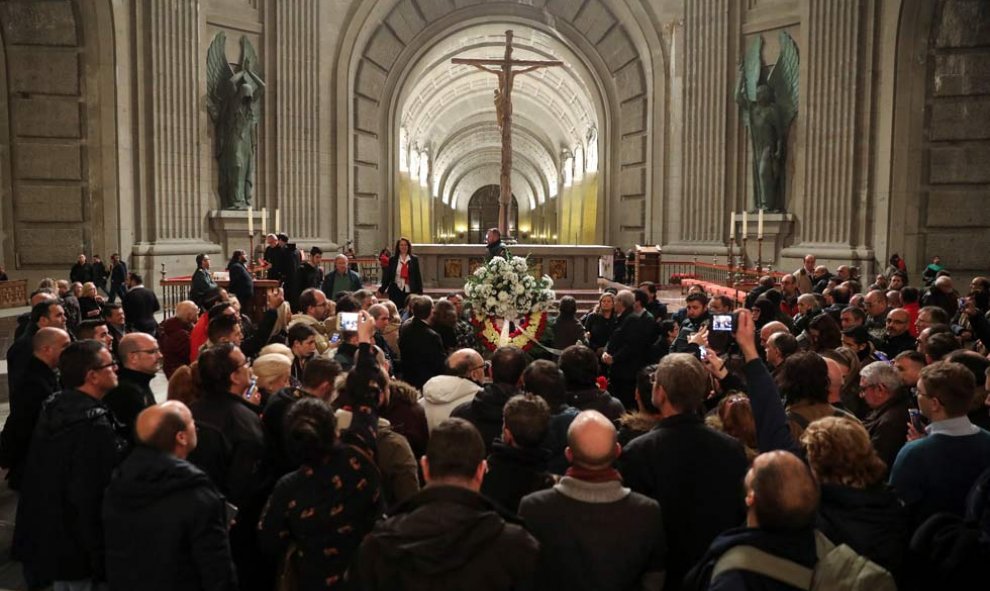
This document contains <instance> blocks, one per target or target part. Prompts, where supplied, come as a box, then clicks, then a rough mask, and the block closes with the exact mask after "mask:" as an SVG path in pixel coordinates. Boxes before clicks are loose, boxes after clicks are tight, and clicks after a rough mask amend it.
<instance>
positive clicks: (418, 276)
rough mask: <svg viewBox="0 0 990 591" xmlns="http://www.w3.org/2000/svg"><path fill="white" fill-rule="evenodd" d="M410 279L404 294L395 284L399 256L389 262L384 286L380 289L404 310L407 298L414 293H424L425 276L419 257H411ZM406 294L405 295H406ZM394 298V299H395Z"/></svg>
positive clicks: (383, 277)
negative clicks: (421, 269)
mask: <svg viewBox="0 0 990 591" xmlns="http://www.w3.org/2000/svg"><path fill="white" fill-rule="evenodd" d="M408 265H409V279H408V281H406V291H405V292H403V291H401V290H400V289H399V287H398V286H397V285H396V284H395V280H396V279H397V278H398V272H399V255H398V254H396V255H394V256H392V257H391V258H390V259H389V261H388V267H387V268H386V269H385V274H384V275H383V276H382V285H381V287H380V288H379V289H380V290H381V292H382V293H386V294H388V298H389V299H390V300H392V301H393V302H395V305H396V306H398V307H399V308H402V307H403V306H404V305H405V297H406V295H408V294H412V293H423V274H422V273H421V272H420V269H419V257H417V256H415V255H409V263H408ZM404 294H405V295H404ZM393 296H394V297H393Z"/></svg>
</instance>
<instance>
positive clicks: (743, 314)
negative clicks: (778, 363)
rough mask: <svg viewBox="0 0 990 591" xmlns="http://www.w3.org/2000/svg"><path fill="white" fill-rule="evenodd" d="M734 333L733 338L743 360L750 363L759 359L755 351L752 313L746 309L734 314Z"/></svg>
mask: <svg viewBox="0 0 990 591" xmlns="http://www.w3.org/2000/svg"><path fill="white" fill-rule="evenodd" d="M736 316H737V320H736V332H735V334H734V335H733V336H735V338H736V343H737V344H738V345H739V350H740V351H741V352H742V354H743V358H744V359H745V360H746V361H747V362H750V361H752V360H754V359H759V358H760V353H759V351H757V349H756V324H755V323H754V322H753V313H752V312H750V311H749V310H746V309H741V310H739V311H737V312H736Z"/></svg>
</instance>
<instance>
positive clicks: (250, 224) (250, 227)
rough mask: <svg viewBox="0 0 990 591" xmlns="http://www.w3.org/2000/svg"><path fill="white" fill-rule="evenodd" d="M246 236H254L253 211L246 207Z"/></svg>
mask: <svg viewBox="0 0 990 591" xmlns="http://www.w3.org/2000/svg"><path fill="white" fill-rule="evenodd" d="M248 234H250V235H251V236H254V209H252V208H251V206H250V205H248Z"/></svg>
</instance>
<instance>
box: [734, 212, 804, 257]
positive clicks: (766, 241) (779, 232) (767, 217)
mask: <svg viewBox="0 0 990 591" xmlns="http://www.w3.org/2000/svg"><path fill="white" fill-rule="evenodd" d="M758 215H759V214H749V240H747V241H746V253H745V254H746V267H748V268H750V269H755V268H756V264H757V262H761V263H762V264H761V267H762V268H763V269H764V270H765V269H767V268H768V267H773V268H774V269H777V268H779V266H780V256H779V254H780V252H781V251H782V250H783V249H784V248H786V247H787V245H788V244H790V239H791V236H792V235H793V234H794V215H793V214H790V213H765V214H763V247H762V249H761V248H760V242H759V240H757V238H756V230H757V221H756V220H757V216H758ZM741 230H742V227H741V226H740V227H738V228H736V232H737V233H736V235H737V236H741V234H739V232H740V231H741ZM736 244H738V245H739V247H740V248H741V246H742V241H741V240H740V239H738V238H737V242H736ZM761 250H762V255H763V256H762V257H760V251H761ZM736 252H737V253H738V252H739V251H738V250H737V251H736Z"/></svg>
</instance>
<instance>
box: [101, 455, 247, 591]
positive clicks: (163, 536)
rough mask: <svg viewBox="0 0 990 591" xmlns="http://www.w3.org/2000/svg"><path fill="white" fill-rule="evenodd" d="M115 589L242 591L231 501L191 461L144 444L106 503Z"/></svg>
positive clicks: (110, 569) (116, 481)
mask: <svg viewBox="0 0 990 591" xmlns="http://www.w3.org/2000/svg"><path fill="white" fill-rule="evenodd" d="M103 524H104V529H105V532H106V553H107V559H106V563H107V581H108V582H109V583H110V589H112V590H114V591H116V590H118V589H119V590H121V591H124V590H130V589H144V590H147V591H166V590H170V591H171V590H175V591H178V590H179V589H182V590H184V591H185V590H188V591H195V590H200V589H201V590H211V591H214V590H215V591H220V590H234V589H236V588H237V582H236V575H235V574H234V563H233V561H232V560H231V555H230V543H229V541H228V538H227V510H226V503H225V501H224V498H223V496H222V495H221V494H220V492H219V491H218V490H217V488H216V486H214V485H213V483H212V482H211V481H210V479H209V477H208V476H207V475H206V474H205V473H204V472H203V471H201V470H200V469H199V468H197V467H195V466H193V465H192V464H190V463H189V462H187V461H185V460H180V459H179V458H177V457H175V456H173V455H170V454H166V453H162V452H160V451H158V450H156V449H152V448H150V447H144V446H139V447H137V448H135V449H134V451H133V452H132V453H131V455H130V456H128V457H127V459H126V460H124V462H123V463H121V465H120V467H119V468H118V469H117V470H116V472H115V473H114V479H113V480H112V481H111V482H110V486H109V487H107V492H106V495H105V497H104V499H103Z"/></svg>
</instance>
